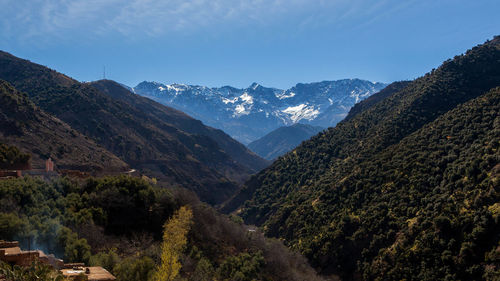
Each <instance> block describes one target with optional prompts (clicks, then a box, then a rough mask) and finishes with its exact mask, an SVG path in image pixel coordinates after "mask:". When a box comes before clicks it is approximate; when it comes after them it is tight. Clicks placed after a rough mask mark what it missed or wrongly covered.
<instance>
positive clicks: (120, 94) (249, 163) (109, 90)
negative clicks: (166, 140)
mask: <svg viewBox="0 0 500 281" xmlns="http://www.w3.org/2000/svg"><path fill="white" fill-rule="evenodd" d="M90 85H92V86H93V87H95V88H97V89H99V90H100V91H101V92H103V93H105V94H107V95H109V96H111V97H113V98H114V99H117V100H120V101H123V102H125V103H127V104H129V105H131V106H134V107H135V108H137V109H139V110H141V111H142V112H144V113H145V114H147V115H149V117H150V118H152V119H157V120H159V122H165V123H168V124H172V125H173V126H175V127H176V128H179V129H181V130H183V131H184V132H187V133H189V134H197V135H204V136H207V137H209V138H211V139H213V140H214V141H215V142H217V144H218V145H219V146H220V148H221V149H222V150H224V151H225V152H226V153H228V154H229V155H230V156H231V158H233V159H234V160H235V161H236V162H238V164H240V165H244V166H245V167H246V168H247V169H248V170H250V171H251V172H258V171H260V170H262V169H263V168H265V167H266V166H267V165H268V162H267V161H266V160H264V159H262V158H260V157H259V156H257V155H255V154H254V153H253V152H251V151H249V150H248V149H247V148H246V147H245V146H244V145H242V144H241V143H239V142H237V141H236V140H234V139H232V138H231V137H230V136H228V135H227V134H226V133H224V132H223V131H221V130H217V129H214V128H211V127H207V126H205V125H203V123H202V122H201V121H199V120H196V119H193V118H191V117H189V116H188V115H186V114H184V113H183V112H181V111H178V110H176V109H173V108H170V107H167V106H165V105H162V104H160V103H157V102H155V101H153V100H150V99H148V98H145V97H142V96H139V95H136V94H134V93H132V92H131V91H130V90H128V89H126V88H124V87H123V86H122V85H120V84H118V83H116V82H114V81H111V80H100V81H96V82H92V83H90Z"/></svg>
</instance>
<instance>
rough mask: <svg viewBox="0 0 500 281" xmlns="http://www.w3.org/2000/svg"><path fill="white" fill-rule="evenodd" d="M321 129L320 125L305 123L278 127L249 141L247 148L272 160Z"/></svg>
mask: <svg viewBox="0 0 500 281" xmlns="http://www.w3.org/2000/svg"><path fill="white" fill-rule="evenodd" d="M322 130H323V128H322V127H319V126H311V125H306V124H295V125H292V126H288V127H280V128H278V129H276V130H274V131H272V132H270V133H269V134H267V135H265V136H263V137H262V138H260V139H258V140H256V141H253V142H251V143H249V144H248V148H250V150H252V151H253V152H255V153H257V154H258V155H259V156H261V157H263V158H265V159H268V160H274V159H276V158H278V157H279V156H281V155H283V154H285V153H287V152H288V151H290V150H292V149H294V148H295V147H296V146H297V145H299V144H300V143H301V142H303V141H305V140H307V139H309V138H310V137H312V136H314V135H316V134H317V133H319V132H321V131H322Z"/></svg>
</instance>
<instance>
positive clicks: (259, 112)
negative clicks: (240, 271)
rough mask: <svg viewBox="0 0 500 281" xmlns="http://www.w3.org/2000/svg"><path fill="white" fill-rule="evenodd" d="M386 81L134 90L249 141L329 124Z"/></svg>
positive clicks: (142, 86) (153, 85)
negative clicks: (286, 128)
mask: <svg viewBox="0 0 500 281" xmlns="http://www.w3.org/2000/svg"><path fill="white" fill-rule="evenodd" d="M385 86H386V85H385V84H383V83H374V82H370V81H366V80H360V79H345V80H338V81H323V82H319V83H310V84H297V85H296V86H295V87H292V88H290V89H288V90H280V89H276V88H267V87H263V86H261V85H259V84H257V83H253V84H252V85H250V87H248V88H246V89H237V88H233V87H230V86H225V87H221V88H208V87H203V86H189V85H182V84H172V85H164V84H161V83H156V82H142V83H140V84H139V85H137V86H136V87H134V88H133V91H134V92H135V93H137V94H139V95H142V96H145V97H148V98H151V99H153V100H155V101H158V102H160V103H162V104H165V105H168V106H172V107H174V108H176V109H179V110H181V111H183V112H186V113H187V114H189V115H190V116H192V117H194V118H196V119H199V120H201V121H202V122H203V123H205V124H207V125H209V126H212V127H215V128H219V129H222V130H223V131H224V132H226V133H228V134H229V135H231V136H232V137H233V138H235V139H237V140H238V141H240V142H242V143H244V144H248V143H250V142H252V141H255V140H257V139H259V138H261V137H263V136H264V135H266V134H267V133H270V132H271V131H273V130H275V129H277V128H279V127H283V126H290V125H293V124H296V123H303V124H310V125H314V126H321V127H323V128H327V127H331V126H334V125H335V124H336V123H337V122H339V121H340V120H342V119H343V118H344V117H345V116H346V114H347V112H348V111H349V109H350V108H351V107H352V106H353V105H354V104H355V103H357V102H359V101H361V100H362V99H364V98H366V97H368V96H370V95H372V94H374V93H375V92H378V91H379V90H381V89H383V88H384V87H385Z"/></svg>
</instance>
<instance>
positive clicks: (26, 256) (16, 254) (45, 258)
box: [0, 240, 116, 281]
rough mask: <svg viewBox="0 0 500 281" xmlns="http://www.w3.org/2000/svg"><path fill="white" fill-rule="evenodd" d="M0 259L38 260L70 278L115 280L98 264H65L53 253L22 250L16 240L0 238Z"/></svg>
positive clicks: (26, 262)
mask: <svg viewBox="0 0 500 281" xmlns="http://www.w3.org/2000/svg"><path fill="white" fill-rule="evenodd" d="M0 261H3V262H5V263H8V264H10V265H18V266H30V265H31V264H32V263H33V262H35V261H38V262H40V263H43V264H45V265H48V266H50V267H52V268H54V269H56V270H59V272H60V273H61V274H62V275H63V276H64V277H65V278H67V279H71V280H75V279H76V280H77V279H78V278H79V276H81V275H82V274H83V275H85V276H86V277H87V279H88V280H89V281H113V280H116V278H115V277H114V276H113V275H112V274H111V273H109V272H108V271H107V270H106V269H104V268H102V267H100V266H92V267H86V266H85V264H83V263H69V264H65V263H64V261H63V260H61V259H58V258H56V257H55V256H54V255H46V254H45V253H44V252H42V251H40V250H34V251H23V250H22V249H21V248H20V247H19V242H18V241H12V242H10V241H3V240H0ZM0 280H1V276H0Z"/></svg>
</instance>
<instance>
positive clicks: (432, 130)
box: [266, 88, 500, 280]
mask: <svg viewBox="0 0 500 281" xmlns="http://www.w3.org/2000/svg"><path fill="white" fill-rule="evenodd" d="M499 112H500V88H496V89H494V90H492V91H490V92H489V93H488V94H486V95H483V96H480V97H478V98H476V99H474V100H472V101H470V102H468V103H466V104H463V105H460V106H458V107H457V108H456V109H454V110H452V111H450V112H448V113H446V114H444V115H443V116H441V117H439V118H438V119H436V120H435V121H434V122H431V123H429V124H427V125H425V126H424V127H422V128H421V129H420V130H418V131H416V132H415V133H413V134H411V135H409V136H408V137H406V138H404V139H403V140H402V141H401V142H400V143H398V144H396V145H393V146H390V147H388V148H387V149H385V150H384V151H382V152H381V153H378V154H377V155H375V156H374V157H372V158H370V159H369V160H367V161H364V162H362V163H361V164H360V165H359V166H358V167H357V168H355V169H354V170H353V171H352V172H350V173H348V174H347V175H346V177H344V178H342V179H338V178H323V179H321V181H319V182H318V183H317V186H316V187H315V188H313V190H310V191H302V192H300V193H299V194H296V195H295V196H303V197H302V198H301V200H297V199H290V200H287V201H286V203H285V204H284V205H285V206H284V207H283V208H282V209H281V210H280V211H281V212H288V214H287V215H284V214H283V213H281V216H275V217H273V218H272V219H273V220H272V221H269V222H268V223H266V227H267V231H268V233H270V234H272V235H276V236H279V237H283V238H285V239H286V240H287V242H288V243H289V244H290V245H292V247H294V248H296V249H299V250H301V251H302V252H303V253H304V254H306V255H307V256H308V257H309V258H310V259H311V260H312V261H314V265H315V266H318V267H320V268H321V269H322V270H323V272H325V273H331V272H336V273H340V274H342V275H344V278H346V279H349V278H351V277H352V276H353V274H354V272H356V271H359V272H362V273H363V276H365V279H369V280H374V279H376V278H382V279H383V280H401V279H407V280H445V279H448V280H480V279H482V278H483V275H484V274H487V267H486V265H487V264H489V265H490V267H492V268H493V269H495V268H496V270H499V269H500V260H498V259H497V260H495V259H491V258H485V257H487V256H489V255H490V254H489V252H491V253H493V254H494V253H495V251H496V249H497V247H498V246H499V242H500V241H499V239H500V236H498V233H499V231H500V221H499V215H500V213H499V212H498V210H497V208H498V207H499V205H498V204H499V203H498V202H500V196H499V192H498V191H499V190H498V187H499V185H498V183H499V180H500V174H499V171H498V169H499V167H500V166H499V165H500V164H499V163H500V153H499V150H498V149H499V148H500V143H499V141H498V140H500V114H499ZM309 196H311V197H309ZM292 206H293V208H292ZM318 226H320V227H318ZM492 258H493V256H492ZM358 263H360V266H359V267H357V264H358ZM478 265H481V266H478Z"/></svg>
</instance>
